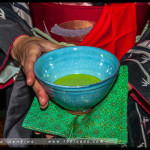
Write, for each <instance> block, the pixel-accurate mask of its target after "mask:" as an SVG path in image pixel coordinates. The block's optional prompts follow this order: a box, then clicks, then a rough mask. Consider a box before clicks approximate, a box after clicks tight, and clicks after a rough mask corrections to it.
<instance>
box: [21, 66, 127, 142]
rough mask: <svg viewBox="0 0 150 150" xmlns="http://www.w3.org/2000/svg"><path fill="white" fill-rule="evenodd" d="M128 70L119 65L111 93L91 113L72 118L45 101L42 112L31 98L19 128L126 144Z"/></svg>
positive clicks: (64, 111)
mask: <svg viewBox="0 0 150 150" xmlns="http://www.w3.org/2000/svg"><path fill="white" fill-rule="evenodd" d="M127 95H128V68H127V66H121V67H120V70H119V74H118V77H117V80H116V82H115V83H114V86H113V87H112V89H111V91H110V92H109V93H108V94H107V96H106V97H105V99H104V100H103V101H101V102H100V103H99V104H98V105H96V106H95V107H94V108H93V109H92V111H91V112H89V113H88V114H84V115H73V114H70V113H69V112H67V111H66V110H64V109H62V108H60V107H59V106H57V105H56V104H54V103H53V102H51V101H49V107H48V108H47V109H46V110H44V111H42V110H41V109H40V106H39V103H38V100H37V98H36V97H35V98H34V100H33V103H32V106H31V108H30V110H29V112H28V114H27V115H26V117H25V119H24V122H23V124H22V126H23V127H24V128H27V129H31V130H36V131H39V132H44V133H49V134H54V135H59V136H61V137H66V138H79V139H83V138H86V139H87V138H90V139H95V138H96V139H97V138H98V139H100V140H103V141H105V142H107V143H108V144H109V143H111V142H112V143H113V141H114V143H115V144H126V143H127V136H128V134H127Z"/></svg>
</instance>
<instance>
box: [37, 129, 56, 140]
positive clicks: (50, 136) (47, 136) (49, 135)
mask: <svg viewBox="0 0 150 150" xmlns="http://www.w3.org/2000/svg"><path fill="white" fill-rule="evenodd" d="M34 133H35V134H36V135H40V134H41V132H39V131H34ZM45 136H46V138H47V139H51V138H53V137H55V135H52V134H46V135H45Z"/></svg>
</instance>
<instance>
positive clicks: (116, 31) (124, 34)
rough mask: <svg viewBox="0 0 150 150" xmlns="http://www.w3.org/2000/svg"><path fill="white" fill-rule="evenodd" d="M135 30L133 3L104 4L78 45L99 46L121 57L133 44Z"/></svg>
mask: <svg viewBox="0 0 150 150" xmlns="http://www.w3.org/2000/svg"><path fill="white" fill-rule="evenodd" d="M136 31H137V24H136V8H135V4H134V3H125V4H121V3H120V4H119V3H118V4H111V5H105V7H104V9H103V12H102V15H101V16H100V18H99V20H98V21H97V23H96V25H95V26H94V28H93V29H92V31H91V32H90V33H89V34H88V35H87V36H86V37H85V39H84V40H83V41H82V42H81V43H80V45H87V46H94V47H100V48H102V49H105V50H108V51H109V52H111V53H113V54H115V55H116V56H117V58H118V59H121V57H122V56H123V55H124V54H125V53H126V52H127V51H128V50H129V49H131V48H132V47H133V46H134V45H135V41H136Z"/></svg>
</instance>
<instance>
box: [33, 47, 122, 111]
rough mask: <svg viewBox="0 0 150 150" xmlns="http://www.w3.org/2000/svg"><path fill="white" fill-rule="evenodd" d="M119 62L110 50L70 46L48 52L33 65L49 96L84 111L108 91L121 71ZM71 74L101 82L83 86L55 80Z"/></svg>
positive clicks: (67, 108)
mask: <svg viewBox="0 0 150 150" xmlns="http://www.w3.org/2000/svg"><path fill="white" fill-rule="evenodd" d="M119 67H120V65H119V61H118V59H117V58H116V57H115V56H114V55H113V54H111V53H110V52H108V51H106V50H103V49H100V48H96V47H90V46H71V47H64V48H60V49H56V50H53V51H51V52H48V53H46V54H44V55H42V56H41V57H39V58H38V60H37V61H36V63H35V64H34V72H35V75H36V78H37V79H38V80H39V81H40V83H41V84H42V86H43V87H44V89H45V90H46V92H47V94H48V95H49V97H50V99H51V100H53V101H55V102H56V104H58V105H59V106H62V107H63V108H65V109H66V110H71V111H76V112H78V111H81V112H82V111H85V110H89V109H91V108H92V107H94V106H95V105H96V104H98V103H99V102H100V101H101V100H102V99H103V98H104V97H105V96H106V94H108V92H109V90H110V88H111V87H112V85H113V83H114V81H115V79H116V77H117V75H118V71H119ZM69 74H88V75H92V76H95V77H97V78H99V79H100V80H101V81H100V82H97V83H94V84H89V85H84V86H64V85H58V84H54V82H55V81H56V80H57V79H59V78H61V77H63V76H66V75H69Z"/></svg>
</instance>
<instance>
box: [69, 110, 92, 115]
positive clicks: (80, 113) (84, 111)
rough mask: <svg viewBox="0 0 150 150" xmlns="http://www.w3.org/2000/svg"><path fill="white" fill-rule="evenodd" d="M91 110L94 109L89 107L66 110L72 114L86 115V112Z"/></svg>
mask: <svg viewBox="0 0 150 150" xmlns="http://www.w3.org/2000/svg"><path fill="white" fill-rule="evenodd" d="M91 110H92V109H87V110H83V111H73V110H66V111H68V112H69V113H70V114H72V115H84V114H88V113H89V112H90V111H91Z"/></svg>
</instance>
